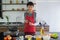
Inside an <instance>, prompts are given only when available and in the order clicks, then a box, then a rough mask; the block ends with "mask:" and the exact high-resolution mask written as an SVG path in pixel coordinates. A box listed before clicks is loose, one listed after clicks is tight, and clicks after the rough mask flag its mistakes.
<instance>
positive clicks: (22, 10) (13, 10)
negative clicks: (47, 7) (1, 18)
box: [0, 10, 36, 12]
mask: <svg viewBox="0 0 60 40" xmlns="http://www.w3.org/2000/svg"><path fill="white" fill-rule="evenodd" d="M0 11H2V12H6V11H27V10H0ZM34 11H36V10H34Z"/></svg>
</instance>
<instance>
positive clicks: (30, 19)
mask: <svg viewBox="0 0 60 40" xmlns="http://www.w3.org/2000/svg"><path fill="white" fill-rule="evenodd" d="M25 19H26V20H28V23H25V25H24V26H25V27H24V32H36V29H35V26H34V25H29V22H31V23H35V20H34V12H33V13H32V16H28V15H26V17H25Z"/></svg>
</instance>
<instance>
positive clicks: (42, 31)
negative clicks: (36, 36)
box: [40, 27, 44, 35]
mask: <svg viewBox="0 0 60 40" xmlns="http://www.w3.org/2000/svg"><path fill="white" fill-rule="evenodd" d="M40 34H41V35H44V27H42V28H41V29H40Z"/></svg>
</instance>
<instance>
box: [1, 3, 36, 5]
mask: <svg viewBox="0 0 60 40" xmlns="http://www.w3.org/2000/svg"><path fill="white" fill-rule="evenodd" d="M26 4H27V3H12V4H10V3H0V5H26ZM34 4H36V3H34Z"/></svg>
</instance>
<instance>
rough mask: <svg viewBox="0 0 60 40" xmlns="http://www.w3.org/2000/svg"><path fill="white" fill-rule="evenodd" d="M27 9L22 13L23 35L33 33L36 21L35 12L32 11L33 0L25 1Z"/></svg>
mask: <svg viewBox="0 0 60 40" xmlns="http://www.w3.org/2000/svg"><path fill="white" fill-rule="evenodd" d="M27 8H28V11H27V12H26V13H25V14H24V17H25V22H24V33H25V35H35V32H36V27H35V26H34V23H35V22H36V12H34V4H33V2H28V3H27Z"/></svg>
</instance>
